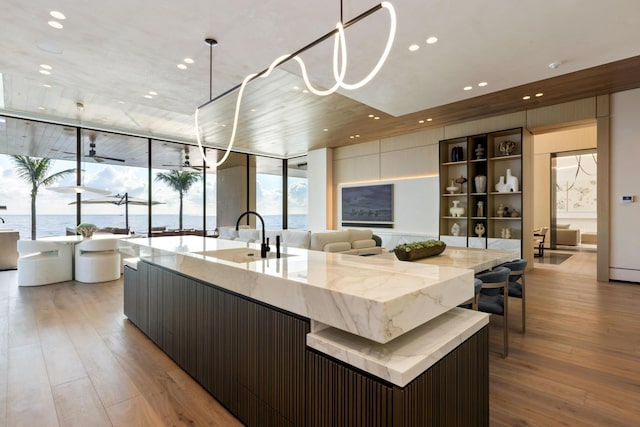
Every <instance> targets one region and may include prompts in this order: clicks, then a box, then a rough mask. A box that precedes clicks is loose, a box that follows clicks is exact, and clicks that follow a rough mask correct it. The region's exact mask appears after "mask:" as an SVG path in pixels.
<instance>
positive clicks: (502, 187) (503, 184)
mask: <svg viewBox="0 0 640 427" xmlns="http://www.w3.org/2000/svg"><path fill="white" fill-rule="evenodd" d="M519 185H520V183H519V181H518V178H517V177H515V176H513V175H511V169H507V179H506V181H505V179H504V175H501V176H500V180H499V181H498V182H497V184H496V191H497V192H498V193H509V192H511V193H514V192H518V191H520V190H519V188H520V187H519Z"/></svg>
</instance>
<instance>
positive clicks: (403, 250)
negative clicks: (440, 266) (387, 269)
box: [393, 240, 447, 261]
mask: <svg viewBox="0 0 640 427" xmlns="http://www.w3.org/2000/svg"><path fill="white" fill-rule="evenodd" d="M446 248H447V245H446V244H445V243H444V242H443V241H442V240H425V241H422V242H410V243H404V244H402V245H398V246H396V247H395V248H394V249H393V252H394V253H395V254H396V257H397V258H398V259H399V260H400V261H413V260H416V259H422V258H428V257H432V256H436V255H440V254H441V253H442V252H444V250H445V249H446Z"/></svg>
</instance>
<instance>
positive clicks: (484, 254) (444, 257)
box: [383, 246, 519, 273]
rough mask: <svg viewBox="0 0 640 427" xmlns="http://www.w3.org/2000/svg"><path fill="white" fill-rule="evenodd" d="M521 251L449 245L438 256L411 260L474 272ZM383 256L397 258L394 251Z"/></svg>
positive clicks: (489, 267)
mask: <svg viewBox="0 0 640 427" xmlns="http://www.w3.org/2000/svg"><path fill="white" fill-rule="evenodd" d="M518 253H519V251H517V250H515V249H513V250H510V249H479V248H462V247H456V246H447V248H446V249H445V250H444V252H442V253H441V254H440V255H438V256H433V257H429V258H423V259H418V260H415V261H410V262H412V263H416V264H432V265H439V266H441V267H455V268H468V269H470V270H473V272H474V273H480V272H481V271H485V270H489V269H491V268H493V267H495V266H497V265H500V264H502V263H505V262H508V261H513V260H514V259H516V258H518ZM383 256H385V257H392V258H395V255H394V254H393V253H386V254H384V255H383Z"/></svg>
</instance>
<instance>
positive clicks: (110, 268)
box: [75, 239, 120, 283]
mask: <svg viewBox="0 0 640 427" xmlns="http://www.w3.org/2000/svg"><path fill="white" fill-rule="evenodd" d="M75 264H76V266H75V270H76V277H75V280H76V281H78V282H83V283H97V282H108V281H110V280H116V279H118V278H119V277H120V252H119V251H118V239H90V240H83V241H82V242H80V243H78V244H77V245H76V259H75Z"/></svg>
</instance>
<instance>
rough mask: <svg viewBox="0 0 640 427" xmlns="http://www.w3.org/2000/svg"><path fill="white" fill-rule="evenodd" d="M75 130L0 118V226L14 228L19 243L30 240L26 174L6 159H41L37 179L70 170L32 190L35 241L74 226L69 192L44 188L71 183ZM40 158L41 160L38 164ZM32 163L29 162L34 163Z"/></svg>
mask: <svg viewBox="0 0 640 427" xmlns="http://www.w3.org/2000/svg"><path fill="white" fill-rule="evenodd" d="M76 139H77V135H76V128H72V127H66V126H62V125H55V124H50V123H41V122H37V121H31V120H23V119H15V118H10V117H6V118H5V117H2V119H1V120H0V153H2V154H0V176H1V177H2V185H0V205H2V206H6V207H7V208H6V210H3V211H2V212H1V216H2V218H3V219H4V221H5V222H4V224H3V226H4V227H7V228H11V229H15V230H18V231H19V232H20V237H21V238H23V239H29V238H31V229H32V224H31V191H32V184H31V180H30V178H29V172H28V171H26V170H25V167H24V165H21V164H20V162H19V161H17V159H15V158H13V157H12V155H17V156H26V157H28V159H24V160H26V161H30V162H35V163H38V162H42V161H46V162H47V164H48V167H47V169H46V170H44V171H43V172H42V173H40V174H39V177H40V180H42V179H44V178H48V177H51V176H53V175H55V174H58V173H61V172H63V171H66V170H70V169H71V170H73V172H70V173H68V174H66V175H64V176H62V177H61V178H59V179H57V180H53V181H52V182H50V183H49V184H46V183H43V184H41V185H39V186H38V190H37V193H36V198H35V209H36V221H35V234H36V237H44V236H51V235H60V234H65V231H66V228H74V227H75V226H76V225H77V223H76V215H75V213H76V209H75V207H74V206H73V205H70V203H71V202H73V201H75V199H76V198H75V194H71V193H59V192H56V191H51V190H50V189H49V187H53V186H64V185H75V183H76V172H75V170H76ZM43 159H44V160H43ZM35 163H33V164H35Z"/></svg>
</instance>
